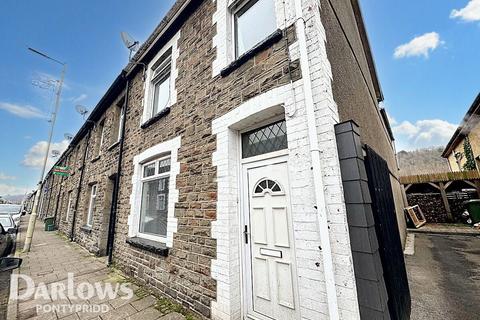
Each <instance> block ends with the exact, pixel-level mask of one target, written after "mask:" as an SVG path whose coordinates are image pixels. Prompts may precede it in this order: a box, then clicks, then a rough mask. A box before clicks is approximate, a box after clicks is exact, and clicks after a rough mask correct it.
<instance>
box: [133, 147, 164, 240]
mask: <svg viewBox="0 0 480 320" xmlns="http://www.w3.org/2000/svg"><path fill="white" fill-rule="evenodd" d="M166 159H170V163H171V161H172V159H171V156H170V154H168V155H166V156H163V157H160V158H156V159H155V160H153V161H150V162H147V163H144V164H142V177H141V178H140V184H141V195H140V196H141V197H142V196H143V186H144V184H145V182H149V181H154V180H159V179H162V178H166V177H168V178H170V171H171V165H170V170H168V171H167V172H162V173H159V168H160V162H161V161H162V160H166ZM152 163H154V164H155V173H154V174H153V175H151V176H148V177H144V176H143V175H144V168H145V167H147V166H149V165H151V164H152ZM168 184H169V189H168V190H169V191H168V195H169V194H170V180H169V183H168ZM168 195H167V196H168ZM141 202H142V199H140V203H141ZM141 205H143V204H142V203H141ZM141 205H140V210H141ZM167 205H168V204H167ZM141 223H142V221H141V212H140V217H139V219H138V230H139V231H138V236H139V237H141V238H145V239H149V240H153V241H159V242H166V241H167V236H166V235H165V236H162V235H158V236H156V235H152V234H149V233H143V232H140V224H141ZM167 227H168V213H167ZM167 232H168V231H167Z"/></svg>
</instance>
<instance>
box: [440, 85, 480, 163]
mask: <svg viewBox="0 0 480 320" xmlns="http://www.w3.org/2000/svg"><path fill="white" fill-rule="evenodd" d="M467 145H470V148H471V151H472V155H473V158H474V159H475V166H476V168H477V169H478V168H480V166H479V165H480V94H478V95H477V97H476V98H475V100H474V101H473V103H472V105H471V106H470V108H469V109H468V111H467V113H466V114H465V116H464V118H463V120H462V123H461V124H460V125H459V126H458V128H457V130H456V131H455V133H454V134H453V136H452V137H451V138H450V141H449V142H448V144H447V146H446V147H445V149H444V150H443V154H442V157H444V158H446V159H447V160H448V163H449V165H450V169H451V171H463V170H465V169H466V168H465V164H466V163H467V156H466V152H468V151H466V150H465V149H466V147H467V149H468V146H467ZM470 169H471V168H470Z"/></svg>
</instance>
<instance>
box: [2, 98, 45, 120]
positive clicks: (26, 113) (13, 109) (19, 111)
mask: <svg viewBox="0 0 480 320" xmlns="http://www.w3.org/2000/svg"><path fill="white" fill-rule="evenodd" d="M0 109H1V110H5V111H7V112H9V113H11V114H13V115H16V116H17V117H20V118H25V119H31V118H42V119H46V118H47V115H46V114H45V113H43V112H42V111H41V110H39V109H38V108H35V107H32V106H29V105H25V106H22V105H19V104H14V103H8V102H0Z"/></svg>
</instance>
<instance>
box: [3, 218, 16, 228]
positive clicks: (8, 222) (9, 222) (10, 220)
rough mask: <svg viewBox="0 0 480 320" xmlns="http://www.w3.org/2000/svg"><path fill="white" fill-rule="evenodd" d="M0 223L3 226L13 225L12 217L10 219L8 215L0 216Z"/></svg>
mask: <svg viewBox="0 0 480 320" xmlns="http://www.w3.org/2000/svg"><path fill="white" fill-rule="evenodd" d="M0 224H1V225H2V226H3V227H4V228H10V227H13V224H12V219H10V217H0Z"/></svg>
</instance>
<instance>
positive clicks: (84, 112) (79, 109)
mask: <svg viewBox="0 0 480 320" xmlns="http://www.w3.org/2000/svg"><path fill="white" fill-rule="evenodd" d="M75 110H77V112H78V113H80V115H81V116H82V117H83V120H85V116H86V115H87V114H88V109H87V107H85V106H82V105H76V106H75Z"/></svg>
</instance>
